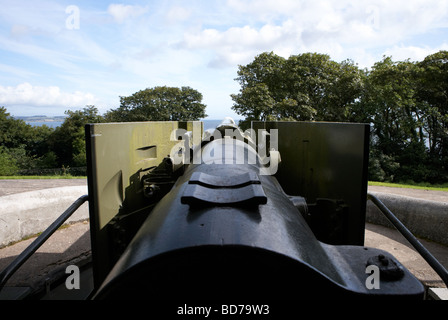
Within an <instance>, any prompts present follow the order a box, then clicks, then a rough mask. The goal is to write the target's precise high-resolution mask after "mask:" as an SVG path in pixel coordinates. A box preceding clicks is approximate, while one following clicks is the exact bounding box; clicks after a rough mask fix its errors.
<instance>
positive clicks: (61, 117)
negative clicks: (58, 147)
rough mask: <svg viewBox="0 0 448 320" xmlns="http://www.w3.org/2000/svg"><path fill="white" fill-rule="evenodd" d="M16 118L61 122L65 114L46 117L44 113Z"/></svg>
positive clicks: (29, 120) (31, 120)
mask: <svg viewBox="0 0 448 320" xmlns="http://www.w3.org/2000/svg"><path fill="white" fill-rule="evenodd" d="M15 118H16V119H20V120H23V121H26V122H54V121H56V122H62V121H64V119H65V118H66V116H55V117H48V116H46V115H36V116H21V117H15Z"/></svg>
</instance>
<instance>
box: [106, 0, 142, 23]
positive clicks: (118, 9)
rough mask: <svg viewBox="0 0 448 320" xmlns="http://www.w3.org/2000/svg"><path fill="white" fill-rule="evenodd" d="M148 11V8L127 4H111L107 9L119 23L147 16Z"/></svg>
mask: <svg viewBox="0 0 448 320" xmlns="http://www.w3.org/2000/svg"><path fill="white" fill-rule="evenodd" d="M147 11H148V7H141V6H133V5H125V4H111V5H109V7H108V8H107V12H108V13H109V14H110V15H111V16H112V17H113V18H114V20H115V21H116V22H118V23H123V22H124V21H125V20H127V19H130V18H136V17H138V16H141V15H143V14H145V13H146V12H147Z"/></svg>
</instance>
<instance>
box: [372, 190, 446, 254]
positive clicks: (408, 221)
mask: <svg viewBox="0 0 448 320" xmlns="http://www.w3.org/2000/svg"><path fill="white" fill-rule="evenodd" d="M370 193H371V194H372V195H374V196H376V197H377V198H378V199H380V200H381V202H383V203H384V204H385V205H386V207H388V208H389V210H390V211H392V213H394V215H395V216H396V217H397V218H398V219H400V221H401V222H402V223H403V224H404V225H405V226H406V228H408V229H409V231H411V232H412V233H413V234H414V236H416V237H420V238H423V239H428V240H432V241H434V242H437V243H440V244H443V245H447V246H448V203H446V202H437V201H430V200H423V199H416V198H409V197H405V196H400V195H392V194H386V193H379V192H370ZM366 221H367V222H370V223H374V224H379V225H384V226H387V227H390V228H394V227H393V225H392V224H391V223H390V222H389V220H387V218H386V217H385V216H384V214H383V213H382V212H381V211H380V210H379V209H378V208H377V207H376V206H375V205H374V204H373V202H371V201H367V210H366Z"/></svg>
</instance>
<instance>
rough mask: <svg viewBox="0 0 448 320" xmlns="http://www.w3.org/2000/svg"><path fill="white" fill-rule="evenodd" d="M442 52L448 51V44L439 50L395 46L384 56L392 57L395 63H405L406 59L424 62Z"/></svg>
mask: <svg viewBox="0 0 448 320" xmlns="http://www.w3.org/2000/svg"><path fill="white" fill-rule="evenodd" d="M440 50H448V43H443V44H442V45H440V46H439V47H437V48H429V47H417V46H403V45H395V46H393V47H392V48H389V49H387V50H386V51H385V52H384V55H385V56H391V57H392V60H394V61H404V60H406V59H410V60H411V61H422V60H423V59H425V58H426V57H427V56H429V55H431V54H434V53H436V52H438V51H440Z"/></svg>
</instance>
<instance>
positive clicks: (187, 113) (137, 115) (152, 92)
mask: <svg viewBox="0 0 448 320" xmlns="http://www.w3.org/2000/svg"><path fill="white" fill-rule="evenodd" d="M201 101H202V94H201V93H200V92H198V91H196V90H194V89H192V88H190V87H182V88H180V89H179V88H174V87H166V86H164V87H155V88H148V89H145V90H141V91H138V92H136V93H134V94H133V95H131V96H128V97H120V107H119V108H117V109H114V110H110V111H108V112H107V113H106V115H105V119H106V121H110V122H130V121H180V120H182V121H187V120H199V119H201V118H205V117H206V116H207V115H206V114H205V108H206V106H205V105H204V104H202V103H201Z"/></svg>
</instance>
